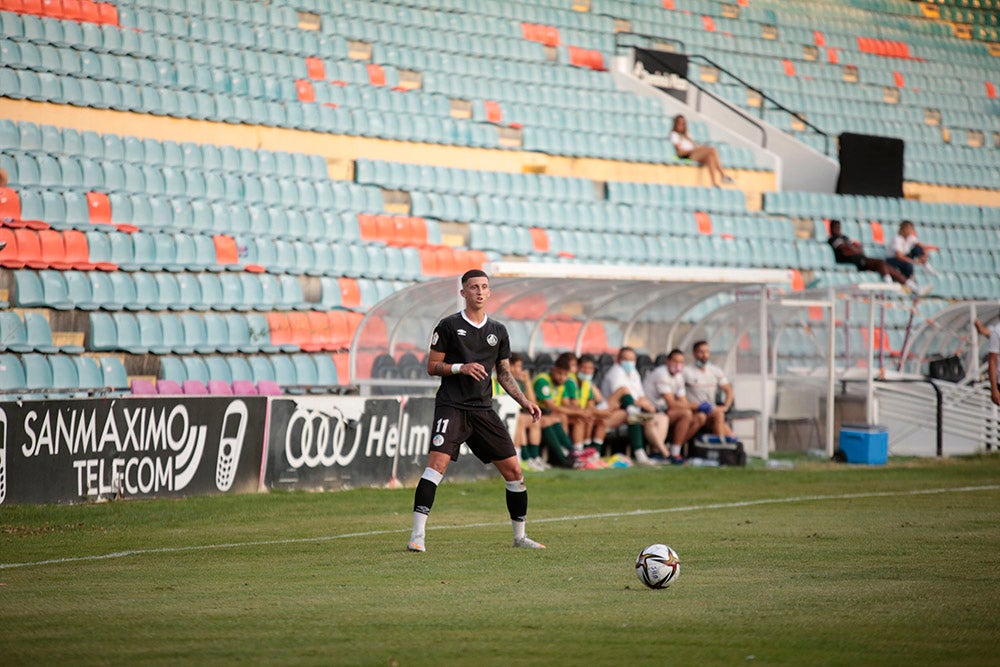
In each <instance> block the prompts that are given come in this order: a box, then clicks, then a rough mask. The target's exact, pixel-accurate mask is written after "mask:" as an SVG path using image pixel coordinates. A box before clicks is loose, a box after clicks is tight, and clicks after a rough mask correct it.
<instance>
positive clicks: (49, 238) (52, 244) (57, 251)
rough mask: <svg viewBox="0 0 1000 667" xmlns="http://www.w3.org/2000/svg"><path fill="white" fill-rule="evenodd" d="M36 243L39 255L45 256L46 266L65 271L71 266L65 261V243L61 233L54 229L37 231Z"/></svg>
mask: <svg viewBox="0 0 1000 667" xmlns="http://www.w3.org/2000/svg"><path fill="white" fill-rule="evenodd" d="M38 244H39V249H40V251H41V252H40V257H44V258H45V260H44V261H45V263H46V265H47V266H48V268H50V269H58V270H59V271H65V270H66V269H69V268H71V267H72V263H70V262H67V261H66V244H65V243H63V237H62V234H61V233H59V232H57V231H56V230H54V229H43V230H41V231H39V232H38Z"/></svg>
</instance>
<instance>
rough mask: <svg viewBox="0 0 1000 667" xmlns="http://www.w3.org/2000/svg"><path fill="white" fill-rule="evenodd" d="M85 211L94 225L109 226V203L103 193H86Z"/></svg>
mask: <svg viewBox="0 0 1000 667" xmlns="http://www.w3.org/2000/svg"><path fill="white" fill-rule="evenodd" d="M87 211H88V214H89V215H90V221H91V222H92V223H94V224H95V225H110V224H111V201H110V200H109V199H108V196H107V195H106V194H104V193H103V192H88V193H87Z"/></svg>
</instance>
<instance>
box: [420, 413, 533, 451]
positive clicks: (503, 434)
mask: <svg viewBox="0 0 1000 667" xmlns="http://www.w3.org/2000/svg"><path fill="white" fill-rule="evenodd" d="M433 427H434V428H433V437H432V438H431V451H432V452H442V453H444V454H447V455H449V456H450V457H451V460H452V461H457V460H458V450H459V448H460V447H461V446H462V443H463V442H464V443H465V444H467V445H468V446H469V449H471V450H472V453H473V454H475V455H476V458H478V459H479V460H480V461H482V462H483V463H493V462H494V461H502V460H503V459H509V458H510V457H512V456H516V455H517V451H516V450H515V449H514V442H513V441H512V440H511V439H510V433H509V432H508V431H507V426H506V424H504V423H503V420H502V419H500V415H498V414H497V413H496V412H495V411H494V410H492V409H490V410H463V409H461V408H455V407H452V406H450V405H437V406H435V407H434V424H433Z"/></svg>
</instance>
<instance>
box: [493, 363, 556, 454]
mask: <svg viewBox="0 0 1000 667" xmlns="http://www.w3.org/2000/svg"><path fill="white" fill-rule="evenodd" d="M510 373H511V375H513V376H514V380H515V381H516V382H517V386H518V387H519V388H520V389H521V392H522V393H523V394H524V395H525V396H527V397H528V400H529V401H531V402H532V403H536V404H537V403H538V401H537V399H536V398H535V390H534V387H532V385H531V376H530V374H529V373H528V369H526V368H525V367H524V357H523V356H521V355H520V354H518V353H517V352H514V353H513V354H511V355H510ZM493 391H494V393H495V394H496V393H506V392H504V391H503V387H500V385H499V383H496V384H494V387H493ZM558 421H559V419H558V418H557V417H555V416H553V415H542V417H541V419H539V420H538V421H535V420H534V419H532V417H531V413H530V412H528V411H527V410H525V409H524V408H521V411H520V412H519V413H518V415H517V424H516V425H515V426H514V447H515V448H518V449H519V450H520V454H521V460H522V461H524V467H525V468H528V469H529V470H534V471H536V472H542V471H545V470H548V469H549V468H551V467H552V466H550V465H549V464H548V463H546V462H545V461H544V460H543V459H542V429H543V428H544V427H546V426H551V425H552V424H555V423H556V422H558Z"/></svg>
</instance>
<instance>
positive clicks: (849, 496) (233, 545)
mask: <svg viewBox="0 0 1000 667" xmlns="http://www.w3.org/2000/svg"><path fill="white" fill-rule="evenodd" d="M997 489H1000V484H984V485H982V486H956V487H950V488H947V487H946V488H937V489H915V490H910V491H874V492H871V493H841V494H830V495H814V496H791V497H788V498H762V499H759V500H738V501H735V502H731V503H709V504H707V505H684V506H681V507H665V508H661V509H654V510H631V511H628V512H604V513H600V514H575V515H571V516H560V517H549V518H542V519H532V520H531V523H533V524H534V523H557V522H562V521H581V520H584V519H613V518H621V517H630V516H644V515H647V514H667V513H674V512H700V511H703V510H717V509H736V508H740V507H754V506H756V505H781V504H790V503H804V502H817V501H822V500H855V499H860V498H889V497H896V496H925V495H933V494H941V493H969V492H972V491H996V490H997ZM507 523H508V522H496V521H490V522H482V523H466V524H460V525H454V526H430V527H428V529H429V530H462V529H468V528H487V527H494V526H505V525H507ZM409 530H410V529H409V528H406V529H392V530H369V531H364V532H360V533H341V534H340V535H321V536H317V537H296V538H287V539H283V540H253V541H249V542H224V543H220V544H203V545H200V546H199V545H192V546H186V547H159V548H155V549H129V550H126V551H113V552H111V553H107V554H98V555H95V556H66V557H65V558H51V559H49V560H38V561H29V562H25V563H0V570H12V569H15V568H22V567H35V566H40V565H59V564H62V563H81V562H88V561H101V560H112V559H115V558H125V557H127V556H148V555H152V554H168V553H182V552H188V551H209V550H215V549H237V548H242V547H261V546H280V545H283V544H305V543H315V542H330V541H332V540H345V539H349V538H352V537H374V536H376V535H393V534H398V533H404V532H409Z"/></svg>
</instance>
